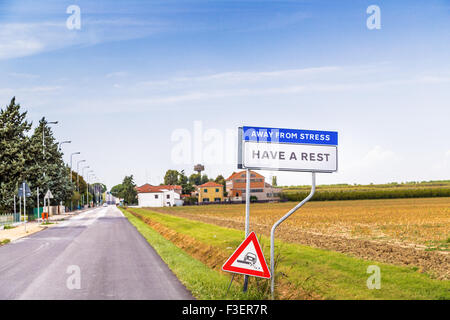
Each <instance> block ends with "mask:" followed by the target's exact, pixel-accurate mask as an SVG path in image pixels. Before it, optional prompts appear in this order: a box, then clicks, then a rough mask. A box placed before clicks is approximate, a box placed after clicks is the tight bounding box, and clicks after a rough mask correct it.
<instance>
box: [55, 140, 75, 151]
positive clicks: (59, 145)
mask: <svg viewBox="0 0 450 320" xmlns="http://www.w3.org/2000/svg"><path fill="white" fill-rule="evenodd" d="M64 143H72V141H70V140H67V141H61V142H60V143H59V144H58V150H59V151H61V145H62V144H64Z"/></svg>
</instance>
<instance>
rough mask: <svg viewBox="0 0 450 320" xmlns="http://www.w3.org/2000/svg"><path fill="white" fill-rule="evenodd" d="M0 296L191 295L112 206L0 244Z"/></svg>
mask: <svg viewBox="0 0 450 320" xmlns="http://www.w3.org/2000/svg"><path fill="white" fill-rule="evenodd" d="M0 299H102V300H103V299H161V300H166V299H193V297H192V296H191V294H190V292H189V291H188V290H187V289H186V288H185V287H184V286H183V285H182V284H181V283H180V282H179V280H178V279H177V278H176V277H175V275H174V274H173V273H172V272H171V271H170V269H169V268H168V267H167V265H166V264H165V263H164V262H163V261H162V260H161V258H160V257H159V256H158V254H157V253H156V252H155V250H154V249H153V248H152V247H151V246H150V245H149V244H148V242H147V241H146V240H145V239H144V238H143V237H142V236H141V234H140V233H139V232H138V231H137V230H136V229H135V228H134V227H133V226H132V225H131V224H130V223H129V222H128V220H127V219H126V218H125V217H124V216H123V215H122V212H120V210H118V209H117V208H116V207H115V206H109V207H101V208H96V209H93V210H89V211H86V212H84V213H81V214H79V215H77V216H74V217H72V218H71V219H70V220H67V221H64V222H61V223H59V224H58V225H57V226H55V227H52V228H48V229H46V230H43V231H40V232H38V233H35V234H33V235H30V236H29V237H26V238H22V239H19V240H16V241H15V242H12V243H10V244H7V245H4V246H1V247H0Z"/></svg>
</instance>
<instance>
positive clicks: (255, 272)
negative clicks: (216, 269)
mask: <svg viewBox="0 0 450 320" xmlns="http://www.w3.org/2000/svg"><path fill="white" fill-rule="evenodd" d="M222 270H223V271H229V272H235V273H242V274H246V275H249V276H255V277H261V278H270V271H269V268H267V264H266V260H265V259H264V255H263V253H262V250H261V246H260V245H259V242H258V239H257V238H256V234H255V233H254V232H252V233H250V235H249V236H248V237H247V238H246V239H245V240H244V242H242V243H241V245H240V246H239V247H238V248H237V249H236V251H235V252H234V253H233V254H232V255H231V257H230V258H228V260H227V261H226V262H225V264H224V265H223V267H222Z"/></svg>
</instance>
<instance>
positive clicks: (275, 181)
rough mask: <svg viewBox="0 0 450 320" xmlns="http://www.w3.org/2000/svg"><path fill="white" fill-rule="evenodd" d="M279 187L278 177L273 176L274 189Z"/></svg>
mask: <svg viewBox="0 0 450 320" xmlns="http://www.w3.org/2000/svg"><path fill="white" fill-rule="evenodd" d="M276 186H277V176H273V177H272V187H276Z"/></svg>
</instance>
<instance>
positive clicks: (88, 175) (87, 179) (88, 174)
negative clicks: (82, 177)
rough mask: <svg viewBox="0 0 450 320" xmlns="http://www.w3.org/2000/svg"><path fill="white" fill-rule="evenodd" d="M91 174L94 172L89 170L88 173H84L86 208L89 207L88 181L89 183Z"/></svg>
mask: <svg viewBox="0 0 450 320" xmlns="http://www.w3.org/2000/svg"><path fill="white" fill-rule="evenodd" d="M91 172H94V170H89V171H88V172H87V173H86V183H87V188H86V201H87V203H88V207H89V181H90V179H91V175H92V173H91Z"/></svg>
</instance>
